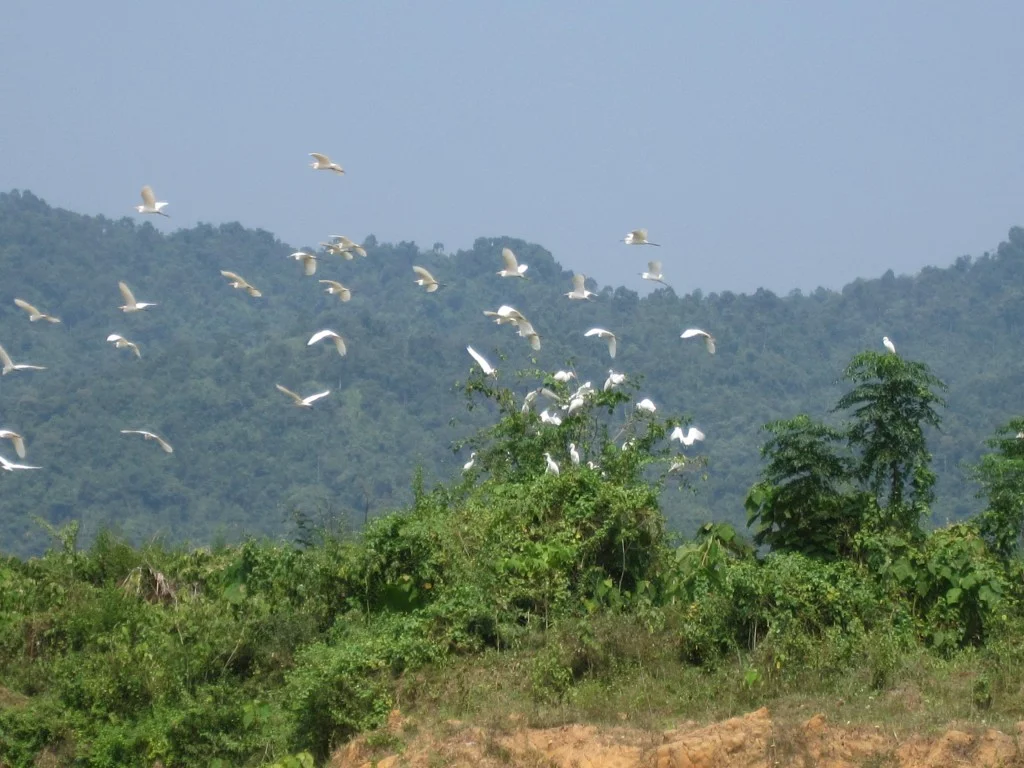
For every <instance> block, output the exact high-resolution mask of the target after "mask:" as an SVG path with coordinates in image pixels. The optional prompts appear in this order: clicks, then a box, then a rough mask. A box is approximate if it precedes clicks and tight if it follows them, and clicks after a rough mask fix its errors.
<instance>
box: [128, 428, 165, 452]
mask: <svg viewBox="0 0 1024 768" xmlns="http://www.w3.org/2000/svg"><path fill="white" fill-rule="evenodd" d="M121 434H122V435H142V436H143V437H144V438H145V439H146V440H156V442H157V444H158V445H159V446H160V447H161V448H162V449H163V451H164V453H174V449H173V448H171V444H170V443H168V442H167V441H166V440H164V439H163V438H162V437H160V435H156V434H153V433H152V432H149V431H147V430H145V429H122V430H121Z"/></svg>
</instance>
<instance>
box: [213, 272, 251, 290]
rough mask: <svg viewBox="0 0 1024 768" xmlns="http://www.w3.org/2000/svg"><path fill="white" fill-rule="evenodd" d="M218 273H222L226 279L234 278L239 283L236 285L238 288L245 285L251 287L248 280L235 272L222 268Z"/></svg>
mask: <svg viewBox="0 0 1024 768" xmlns="http://www.w3.org/2000/svg"><path fill="white" fill-rule="evenodd" d="M220 273H221V274H222V275H224V277H226V278H227V279H228V280H235V281H236V282H238V284H239V285H238V287H239V288H246V287H249V288H251V287H252V286H251V285H249V281H248V280H246V279H245V278H244V277H242V276H241V275H240V274H238V273H237V272H229V271H228V270H226V269H222V270H221V271H220Z"/></svg>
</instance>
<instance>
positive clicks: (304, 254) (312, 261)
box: [288, 251, 316, 277]
mask: <svg viewBox="0 0 1024 768" xmlns="http://www.w3.org/2000/svg"><path fill="white" fill-rule="evenodd" d="M288 258H289V259H295V260H296V261H301V262H302V274H304V275H305V276H306V277H309V276H311V275H315V274H316V254H315V253H310V252H309V251H296V252H295V253H293V254H291V255H289V257H288Z"/></svg>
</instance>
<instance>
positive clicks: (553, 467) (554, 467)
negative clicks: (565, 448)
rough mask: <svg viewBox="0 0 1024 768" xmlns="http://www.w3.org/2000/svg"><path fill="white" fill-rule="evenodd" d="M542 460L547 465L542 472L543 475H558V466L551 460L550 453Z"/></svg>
mask: <svg viewBox="0 0 1024 768" xmlns="http://www.w3.org/2000/svg"><path fill="white" fill-rule="evenodd" d="M544 459H545V460H546V461H547V464H548V466H547V469H545V470H544V474H548V473H549V472H550V473H551V474H552V475H557V474H558V464H556V463H555V460H554V459H552V458H551V454H550V453H545V454H544Z"/></svg>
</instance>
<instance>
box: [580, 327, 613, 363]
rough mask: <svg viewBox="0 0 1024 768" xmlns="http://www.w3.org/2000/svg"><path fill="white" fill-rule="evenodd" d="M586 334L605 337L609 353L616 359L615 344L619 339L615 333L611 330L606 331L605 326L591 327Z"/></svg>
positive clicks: (600, 337)
mask: <svg viewBox="0 0 1024 768" xmlns="http://www.w3.org/2000/svg"><path fill="white" fill-rule="evenodd" d="M583 335H584V336H597V338H599V339H604V340H605V341H607V342H608V355H609V356H610V357H611V358H612V359H613V360H614V359H615V346H616V343H617V341H618V339H616V337H615V334H614V333H612V332H611V331H606V330H605V329H604V328H591V329H590V330H589V331H587V332H586V333H584V334H583Z"/></svg>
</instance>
